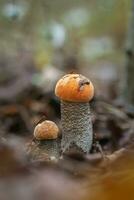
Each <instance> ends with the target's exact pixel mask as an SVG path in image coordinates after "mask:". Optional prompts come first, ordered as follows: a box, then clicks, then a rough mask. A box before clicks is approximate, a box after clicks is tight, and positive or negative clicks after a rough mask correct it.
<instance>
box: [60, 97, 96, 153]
mask: <svg viewBox="0 0 134 200" xmlns="http://www.w3.org/2000/svg"><path fill="white" fill-rule="evenodd" d="M61 123H62V141H61V149H62V152H65V151H66V150H69V149H70V148H71V147H74V146H75V147H76V148H77V149H79V150H80V151H82V152H83V153H89V151H90V149H91V147H92V141H93V131H92V122H91V114H90V107H89V102H82V103H80V102H68V101H63V100H62V101H61Z"/></svg>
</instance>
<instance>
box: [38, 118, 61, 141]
mask: <svg viewBox="0 0 134 200" xmlns="http://www.w3.org/2000/svg"><path fill="white" fill-rule="evenodd" d="M58 133H59V128H58V126H57V125H56V124H55V123H54V122H52V121H49V120H45V121H43V122H42V123H39V124H38V125H37V126H36V127H35V129H34V137H35V138H36V139H37V140H47V139H56V138H57V137H58Z"/></svg>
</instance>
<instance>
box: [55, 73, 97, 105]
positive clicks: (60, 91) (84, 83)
mask: <svg viewBox="0 0 134 200" xmlns="http://www.w3.org/2000/svg"><path fill="white" fill-rule="evenodd" d="M55 94H56V96H57V97H59V98H60V99H62V100H64V101H71V102H88V101H90V100H91V99H92V98H93V96H94V86H93V84H92V83H91V81H90V80H89V79H88V78H86V77H85V76H82V75H80V74H67V75H65V76H63V77H62V78H61V79H60V80H59V81H58V82H57V84H56V87H55Z"/></svg>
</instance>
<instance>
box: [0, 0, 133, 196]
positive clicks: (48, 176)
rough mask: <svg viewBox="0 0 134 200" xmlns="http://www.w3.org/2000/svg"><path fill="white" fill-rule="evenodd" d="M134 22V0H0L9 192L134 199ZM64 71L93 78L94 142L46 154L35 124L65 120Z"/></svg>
mask: <svg viewBox="0 0 134 200" xmlns="http://www.w3.org/2000/svg"><path fill="white" fill-rule="evenodd" d="M132 4H133V5H132ZM133 27H134V0H66V1H65V0H53V1H52V0H28V1H27V0H0V177H3V179H1V180H0V199H1V200H8V199H10V200H18V199H20V200H21V199H22V200H24V199H25V200H37V199H38V200H40V199H41V200H44V199H45V200H53V199H54V200H55V199H57V200H60V199H61V200H63V199H64V200H68V199H71V200H75V199H77V200H79V199H80V200H81V199H82V200H89V197H90V199H93V200H98V199H103V200H111V199H113V198H114V199H117V200H119V199H120V198H121V199H122V200H123V199H132V200H133V199H134V198H133V196H134V194H133V191H134V179H133V174H134V172H133V171H134V170H133V169H134V156H133V147H134V145H133V141H134V140H133V138H134V78H133V77H134V28H133ZM66 73H81V74H83V75H85V76H86V77H88V78H89V79H90V80H91V81H92V82H93V84H94V86H95V97H94V99H93V101H92V102H91V113H92V116H91V117H92V122H93V133H94V144H93V149H92V150H91V152H90V153H91V154H89V155H87V157H81V156H80V155H79V156H78V155H71V156H72V157H71V156H70V158H69V157H68V159H67V160H66V159H65V160H59V161H58V162H57V163H55V162H54V163H51V162H50V163H47V162H46V160H45V159H46V157H45V156H44V154H43V156H42V155H40V152H39V153H38V151H39V148H40V144H38V143H37V144H36V142H37V141H36V142H35V141H34V140H33V130H34V127H35V126H36V125H37V124H38V123H39V122H41V121H43V120H44V119H49V120H53V121H55V122H56V123H57V125H58V126H59V128H61V124H60V102H59V100H58V99H57V98H56V97H55V94H54V88H55V83H56V82H57V80H58V79H59V78H60V77H61V76H63V75H64V74H66ZM60 137H61V135H60ZM98 142H99V143H98ZM131 142H132V146H131V148H130V152H128V154H126V155H124V159H122V158H121V160H120V159H119V160H118V161H117V162H116V159H115V158H116V157H118V153H119V152H118V153H117V152H116V153H115V155H113V154H112V153H113V152H114V151H116V150H119V149H121V148H123V150H124V149H125V148H127V145H130V144H131ZM98 144H100V145H101V146H99V147H101V148H98V146H97V145H98ZM27 146H28V147H29V149H30V148H31V149H32V148H33V149H32V150H31V149H30V150H31V152H32V151H33V154H35V155H36V154H37V155H36V156H35V159H33V158H32V157H30V153H31V152H30V150H29V149H28V148H26V147H27ZM34 150H35V151H34ZM36 150H37V151H36ZM121 150H122V149H121ZM29 152H30V153H29ZM43 153H45V152H43ZM97 153H98V154H99V158H100V162H98V160H97V158H98V157H96V154H97ZM106 155H108V156H109V155H110V156H111V157H112V156H113V157H112V159H113V158H114V159H115V162H114V164H113V165H109V163H103V161H107V160H108V158H107V160H106V159H105V156H106ZM90 156H91V157H90ZM32 159H33V160H32ZM114 159H113V160H114ZM35 161H36V162H35ZM110 162H111V161H110ZM126 163H127V165H126ZM76 166H77V167H76ZM107 166H110V167H107ZM100 171H101V172H100ZM104 172H106V173H104ZM100 175H102V176H100ZM100 177H101V178H100ZM7 191H8V192H7ZM74 191H77V193H76V194H77V195H74ZM83 195H84V196H83Z"/></svg>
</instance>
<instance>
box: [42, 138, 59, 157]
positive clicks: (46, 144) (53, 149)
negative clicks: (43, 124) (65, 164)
mask: <svg viewBox="0 0 134 200" xmlns="http://www.w3.org/2000/svg"><path fill="white" fill-rule="evenodd" d="M59 144H60V141H59V138H57V139H51V140H42V141H40V144H39V147H40V149H42V150H44V151H45V152H46V153H47V154H48V155H49V157H51V156H54V157H55V158H57V159H58V158H59V157H60V145H59Z"/></svg>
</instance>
